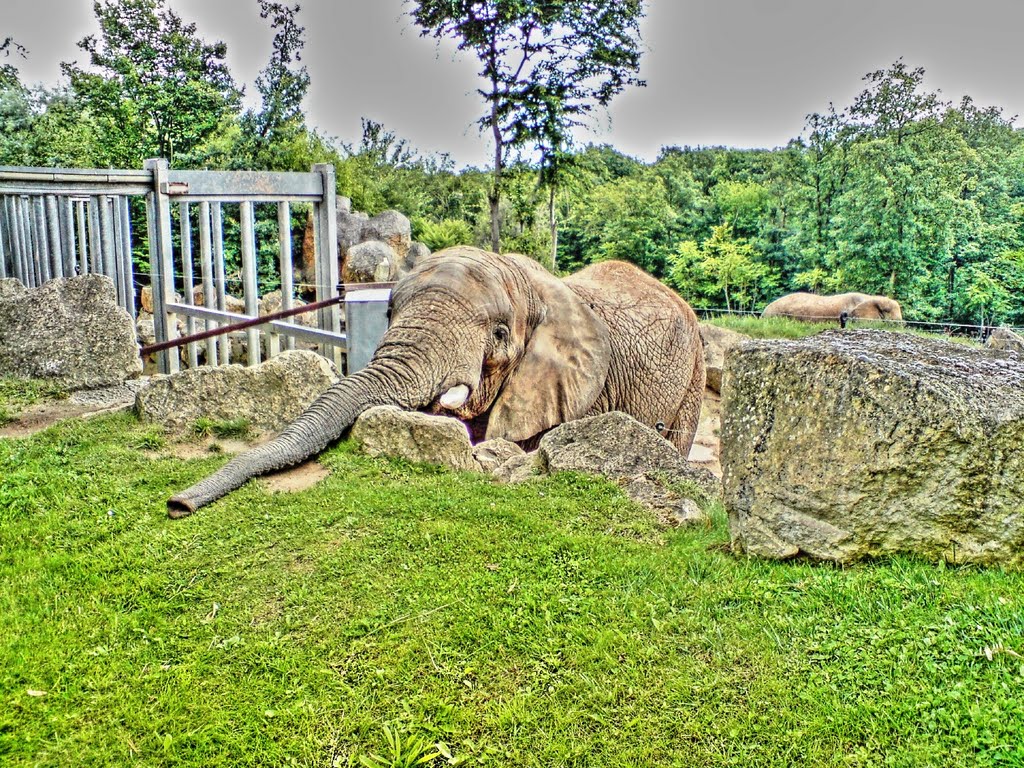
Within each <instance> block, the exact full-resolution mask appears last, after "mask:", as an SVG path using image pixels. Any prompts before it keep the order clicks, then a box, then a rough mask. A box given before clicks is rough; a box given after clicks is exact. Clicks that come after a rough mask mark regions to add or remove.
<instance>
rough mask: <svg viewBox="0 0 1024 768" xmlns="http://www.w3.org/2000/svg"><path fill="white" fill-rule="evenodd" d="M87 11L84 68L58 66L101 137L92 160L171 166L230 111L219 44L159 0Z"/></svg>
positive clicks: (234, 101)
mask: <svg viewBox="0 0 1024 768" xmlns="http://www.w3.org/2000/svg"><path fill="white" fill-rule="evenodd" d="M93 10H94V12H95V14H96V18H97V20H98V21H99V24H100V33H99V36H98V37H97V36H95V35H89V36H87V37H85V38H83V39H82V40H81V41H80V42H79V43H78V46H79V48H81V49H82V50H83V51H85V52H86V53H87V54H89V64H90V66H91V67H92V69H90V70H87V69H84V68H82V67H80V66H78V64H77V63H76V62H70V63H69V62H65V63H63V64H62V65H61V69H62V71H63V72H64V74H65V75H66V76H67V77H68V78H69V79H70V83H71V90H72V92H73V93H74V95H75V96H76V98H77V99H78V100H79V101H80V102H81V104H82V106H83V108H84V109H86V110H88V111H89V112H90V113H91V114H92V115H93V117H94V119H95V120H96V122H97V126H98V128H99V130H100V131H101V133H102V141H101V146H102V149H103V157H101V158H97V160H98V162H101V163H103V164H105V165H112V166H117V167H138V166H140V165H141V163H142V161H143V160H144V159H145V158H147V157H154V156H159V157H165V158H167V159H168V160H169V161H170V162H171V163H174V162H175V161H176V159H177V158H178V156H179V155H187V154H188V153H189V152H191V151H193V150H194V149H195V148H196V147H198V146H199V145H200V144H201V143H202V142H203V141H204V140H206V139H208V138H209V137H210V136H211V135H212V134H213V133H214V132H216V131H217V130H218V129H219V128H220V127H221V125H222V120H223V118H224V117H225V116H229V115H232V114H234V113H236V112H237V110H238V105H239V101H240V97H241V94H240V92H239V90H238V89H237V88H236V87H235V84H234V81H233V80H232V78H231V75H230V73H229V72H228V68H227V64H226V62H225V56H226V53H227V49H226V46H225V45H224V43H222V42H216V43H206V42H204V41H203V40H201V39H200V38H199V37H198V36H197V32H196V25H195V24H189V23H185V22H184V21H182V19H181V18H180V17H179V16H178V15H177V14H176V13H174V11H172V10H170V9H168V8H166V7H165V0H103V1H102V2H99V1H97V2H95V3H94V4H93Z"/></svg>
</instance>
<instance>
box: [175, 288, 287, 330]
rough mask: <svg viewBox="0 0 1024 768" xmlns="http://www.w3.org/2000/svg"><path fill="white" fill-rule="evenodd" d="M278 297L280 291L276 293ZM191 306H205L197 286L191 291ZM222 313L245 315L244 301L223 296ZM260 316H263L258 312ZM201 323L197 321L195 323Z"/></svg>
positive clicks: (202, 295)
mask: <svg viewBox="0 0 1024 768" xmlns="http://www.w3.org/2000/svg"><path fill="white" fill-rule="evenodd" d="M277 293H278V295H279V296H280V293H281V292H280V291H278V292H277ZM192 305H193V306H196V307H205V306H206V294H205V293H204V292H203V286H201V285H197V286H195V287H194V288H193V289H192ZM213 305H214V307H216V306H217V297H216V296H214V298H213ZM224 311H225V312H234V313H235V314H237V315H244V314H245V299H240V298H238V297H237V296H232V295H231V294H230V293H226V294H224ZM260 314H263V313H262V312H260ZM196 322H197V323H198V322H201V321H199V320H197V321H196Z"/></svg>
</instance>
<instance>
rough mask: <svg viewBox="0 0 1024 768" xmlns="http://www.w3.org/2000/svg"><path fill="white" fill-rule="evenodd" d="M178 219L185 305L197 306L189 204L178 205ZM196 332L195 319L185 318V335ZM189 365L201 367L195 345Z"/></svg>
mask: <svg viewBox="0 0 1024 768" xmlns="http://www.w3.org/2000/svg"><path fill="white" fill-rule="evenodd" d="M178 219H179V222H180V229H179V231H180V232H181V275H182V281H183V282H184V291H185V300H184V301H185V303H186V304H195V303H196V299H195V296H196V294H195V285H194V283H193V276H192V220H191V219H190V218H189V213H188V203H178ZM195 332H196V321H195V319H194V318H191V317H186V318H185V335H186V336H192V335H193V334H194V333H195ZM188 364H189V367H190V368H196V367H198V366H199V350H198V349H197V347H196V345H195V344H189V345H188Z"/></svg>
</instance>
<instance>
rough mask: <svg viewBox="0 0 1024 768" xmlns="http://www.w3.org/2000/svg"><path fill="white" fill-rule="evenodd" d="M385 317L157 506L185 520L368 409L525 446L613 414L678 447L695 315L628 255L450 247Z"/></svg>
mask: <svg viewBox="0 0 1024 768" xmlns="http://www.w3.org/2000/svg"><path fill="white" fill-rule="evenodd" d="M388 314H389V324H388V329H387V330H386V331H385V333H384V336H383V337H382V339H381V341H380V343H379V344H378V346H377V349H376V351H375V352H374V354H373V357H372V358H371V359H370V361H369V363H368V364H367V366H366V367H365V368H363V369H361V370H359V371H356V372H354V373H351V374H350V375H348V376H346V377H344V378H343V379H341V380H340V381H339V382H338V383H337V384H335V385H333V386H332V387H330V388H329V389H328V390H326V391H325V392H324V393H323V394H322V395H320V396H319V397H318V398H317V399H316V400H314V401H313V403H312V404H311V405H310V406H309V407H308V408H307V409H306V410H305V411H304V412H303V413H302V414H300V415H299V416H298V417H297V418H296V419H295V420H294V421H293V422H292V423H291V424H289V425H288V426H287V427H285V429H284V430H283V431H282V432H281V433H280V434H279V435H278V436H277V437H275V438H273V439H272V440H270V441H269V442H267V443H265V444H264V445H261V446H257V447H255V448H251V449H249V450H248V451H246V452H244V453H242V454H239V455H238V456H236V457H235V458H233V459H232V460H231V461H229V462H228V463H227V464H226V465H224V466H223V467H222V468H221V469H220V470H218V471H217V472H215V473H214V474H212V475H210V476H209V477H207V478H206V479H204V480H201V481H200V482H198V483H196V484H195V485H194V486H192V487H191V488H189V489H187V490H185V491H183V492H181V493H179V494H177V495H175V496H173V497H171V498H170V499H169V500H168V502H167V508H168V514H169V515H170V516H171V517H185V516H187V515H190V514H192V513H193V512H194V511H196V510H197V509H199V508H200V507H202V506H203V505H205V504H208V503H210V502H212V501H214V500H216V499H218V498H220V497H221V496H223V495H224V494H226V493H228V492H230V491H232V490H234V489H235V488H238V487H239V486H241V485H242V484H243V483H245V482H246V481H247V480H249V479H250V478H252V477H255V476H257V475H260V474H264V473H266V472H271V471H275V470H278V469H282V468H284V467H287V466H290V465H292V464H297V463H299V462H300V461H304V460H305V459H307V458H308V457H310V456H312V455H315V454H317V453H319V452H320V451H322V450H323V449H324V448H326V447H327V446H328V444H330V443H332V442H334V441H335V440H337V439H339V438H340V437H341V436H342V435H343V433H344V432H345V431H346V430H347V429H348V428H349V427H350V426H351V425H352V423H353V422H354V421H355V419H356V418H357V417H358V416H359V415H360V414H361V413H362V412H363V411H365V410H367V409H369V408H371V407H374V406H378V405H394V406H398V407H399V408H402V409H405V410H410V411H424V412H428V413H434V414H441V415H447V416H453V417H456V418H458V419H460V420H461V421H462V422H463V423H465V424H466V426H467V428H468V429H469V432H470V435H471V439H472V440H473V442H478V441H480V440H481V439H491V438H499V437H500V438H505V439H506V440H510V441H512V442H516V443H519V444H520V445H523V446H524V447H532V445H533V444H535V443H536V442H537V441H539V438H540V436H542V435H543V433H544V432H546V431H547V430H549V429H551V428H552V427H555V426H557V425H558V424H561V423H563V422H566V421H571V420H573V419H578V418H581V417H584V416H589V415H594V414H599V413H605V412H608V411H624V412H625V413H627V414H630V415H631V416H633V417H634V418H636V419H637V420H638V421H640V422H642V423H644V424H647V425H649V426H652V427H656V428H657V429H659V431H660V433H661V434H662V436H663V437H665V438H666V439H668V440H669V441H670V442H671V443H672V444H673V445H674V446H675V447H676V448H677V449H678V450H679V451H680V452H681V453H682V454H683V455H684V456H685V455H686V454H687V453H688V452H689V449H690V445H691V443H692V441H693V435H694V432H695V431H696V428H697V420H698V417H699V415H700V408H701V402H702V398H703V393H704V383H705V370H704V354H703V349H702V345H701V340H700V333H699V329H698V323H697V317H696V315H695V314H694V312H693V310H692V309H691V308H690V306H689V305H688V304H687V303H686V302H685V301H683V300H682V299H681V298H680V297H679V296H678V295H677V294H676V293H674V292H673V291H672V290H671V289H669V288H668V287H666V286H665V285H663V284H662V283H660V282H658V281H657V280H656V279H654V278H653V277H651V276H650V275H648V274H646V273H645V272H643V271H642V270H640V269H639V268H637V267H635V266H633V265H631V264H628V263H626V262H621V261H605V262H600V263H597V264H594V265H591V266H589V267H586V268H585V269H583V270H582V271H580V272H577V273H575V274H573V275H570V276H569V277H566V278H564V279H559V278H557V277H555V276H554V275H552V274H551V273H550V272H548V271H547V270H546V269H545V268H544V267H542V266H541V265H540V264H539V263H537V262H536V261H534V260H532V259H530V258H528V257H526V256H522V255H518V254H504V255H498V254H495V253H489V252H487V251H482V250H480V249H477V248H472V247H468V246H457V247H455V248H449V249H446V250H443V251H439V252H437V253H435V254H432V255H430V256H427V257H425V258H423V259H422V260H420V261H419V262H418V263H417V265H416V266H415V268H414V269H413V270H412V271H411V272H410V273H409V274H407V275H406V276H404V277H403V278H401V279H400V280H399V281H398V282H397V283H396V284H395V286H394V288H393V290H392V293H391V300H390V303H389V308H388Z"/></svg>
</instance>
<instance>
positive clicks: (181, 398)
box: [135, 350, 339, 433]
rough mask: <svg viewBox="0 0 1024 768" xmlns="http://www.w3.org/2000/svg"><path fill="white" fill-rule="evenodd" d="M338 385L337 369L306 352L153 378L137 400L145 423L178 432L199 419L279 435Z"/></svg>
mask: <svg viewBox="0 0 1024 768" xmlns="http://www.w3.org/2000/svg"><path fill="white" fill-rule="evenodd" d="M338 379H339V376H338V372H337V369H336V368H335V367H334V364H333V363H332V362H331V361H330V360H327V359H326V358H324V357H321V356H320V355H318V354H316V353H314V352H308V351H304V350H294V351H290V352H282V353H281V354H280V355H277V356H276V357H273V358H271V359H270V360H268V361H267V362H265V363H262V364H260V365H257V366H253V367H251V368H250V367H244V366H241V365H222V366H216V367H208V366H200V367H199V368H192V369H189V370H185V371H181V372H180V373H174V374H170V375H167V376H154V377H153V378H152V380H151V381H150V382H149V384H148V385H147V386H146V387H144V388H143V389H142V390H140V391H139V393H138V394H137V395H136V398H135V407H136V410H137V411H138V413H139V417H140V418H141V419H142V420H143V421H148V422H155V423H159V424H163V425H164V426H165V427H168V428H170V429H174V430H185V429H189V428H191V427H192V426H193V425H194V424H195V422H196V420H198V419H201V418H202V419H210V420H212V421H233V420H236V419H245V420H246V421H247V422H248V423H249V426H250V428H251V429H253V430H255V431H257V432H265V433H266V432H277V431H280V430H281V429H283V428H284V427H285V426H286V425H288V424H289V423H290V422H292V421H294V420H295V419H296V418H297V417H298V415H299V414H300V413H302V412H303V411H304V410H305V409H306V407H307V406H308V405H309V404H310V403H312V402H313V400H315V399H316V398H317V396H319V395H320V394H321V393H322V392H323V391H324V390H326V389H327V388H328V387H330V386H331V385H332V384H334V383H335V382H337V381H338Z"/></svg>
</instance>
